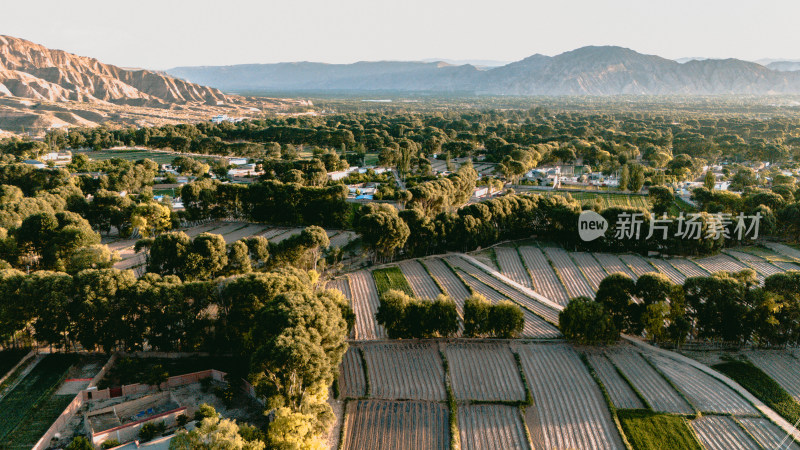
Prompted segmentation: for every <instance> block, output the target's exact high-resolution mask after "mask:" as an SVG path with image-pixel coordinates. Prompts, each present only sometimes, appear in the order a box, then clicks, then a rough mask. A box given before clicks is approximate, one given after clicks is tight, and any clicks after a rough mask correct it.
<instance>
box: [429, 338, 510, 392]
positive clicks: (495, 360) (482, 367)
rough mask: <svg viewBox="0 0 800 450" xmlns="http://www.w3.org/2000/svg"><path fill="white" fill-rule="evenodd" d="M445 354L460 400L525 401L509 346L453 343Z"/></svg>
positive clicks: (452, 382) (454, 390)
mask: <svg viewBox="0 0 800 450" xmlns="http://www.w3.org/2000/svg"><path fill="white" fill-rule="evenodd" d="M445 354H446V355H447V365H448V368H449V372H450V382H451V385H452V386H453V394H454V395H455V397H456V399H457V400H477V401H520V402H521V401H524V400H525V387H524V386H523V385H522V380H521V379H520V378H519V370H518V369H517V363H516V361H515V360H514V355H513V354H512V353H511V350H510V349H509V348H508V346H506V345H503V344H497V345H495V344H451V345H448V346H447V348H446V349H445Z"/></svg>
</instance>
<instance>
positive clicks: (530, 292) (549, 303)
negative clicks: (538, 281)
mask: <svg viewBox="0 0 800 450" xmlns="http://www.w3.org/2000/svg"><path fill="white" fill-rule="evenodd" d="M460 255H461V257H462V258H464V259H466V260H467V261H469V262H470V263H472V264H474V265H475V266H477V267H479V268H481V269H483V270H484V271H486V272H488V273H489V275H491V276H493V277H495V278H497V279H498V280H500V281H502V282H503V283H505V284H507V285H509V286H511V287H513V288H514V289H516V290H518V291H520V292H522V293H523V294H525V295H527V296H528V297H531V298H534V299H536V300H538V301H539V302H541V303H544V304H545V305H546V306H549V307H551V308H554V309H555V310H556V311H561V310H562V309H564V308H563V307H562V306H561V305H559V304H558V303H556V302H554V301H552V300H550V299H548V298H547V297H545V296H543V295H541V294H538V293H536V292H534V291H533V290H531V289H529V288H527V287H525V286H523V285H521V284H519V283H517V282H516V281H514V280H512V279H510V278H508V277H507V276H505V275H503V274H502V273H499V272H497V271H496V270H492V269H491V268H490V267H489V266H487V265H486V264H483V263H482V262H480V261H478V260H477V259H475V258H473V257H472V256H470V255H467V254H466V253H460Z"/></svg>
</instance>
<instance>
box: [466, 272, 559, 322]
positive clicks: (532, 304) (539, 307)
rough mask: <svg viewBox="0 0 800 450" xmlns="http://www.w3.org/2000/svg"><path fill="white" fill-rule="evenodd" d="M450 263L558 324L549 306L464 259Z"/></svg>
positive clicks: (555, 313)
mask: <svg viewBox="0 0 800 450" xmlns="http://www.w3.org/2000/svg"><path fill="white" fill-rule="evenodd" d="M451 261H454V266H457V267H459V268H460V269H462V270H464V271H465V272H466V273H468V274H469V275H471V276H472V277H473V278H475V279H477V280H478V281H480V282H481V283H483V284H485V285H487V286H489V287H490V288H492V289H493V290H495V291H497V292H499V293H501V294H502V295H504V296H505V297H506V298H507V299H509V300H511V301H513V302H514V303H517V304H518V305H520V306H522V307H523V308H527V309H529V310H530V311H532V312H533V313H535V314H536V315H538V316H540V317H542V318H544V319H545V320H547V321H549V322H550V323H553V324H556V323H558V311H556V310H555V309H553V308H552V307H551V306H549V305H546V304H543V303H541V302H539V301H538V300H536V299H535V298H532V297H529V296H528V295H526V294H524V293H523V292H522V291H520V290H519V289H518V288H516V287H514V286H511V285H508V284H506V283H505V282H503V281H502V280H501V279H499V278H497V277H495V276H492V275H490V274H489V273H486V272H485V271H484V270H483V269H481V268H479V267H477V266H475V265H473V264H472V263H471V262H469V260H467V259H466V258H464V257H461V258H459V259H451Z"/></svg>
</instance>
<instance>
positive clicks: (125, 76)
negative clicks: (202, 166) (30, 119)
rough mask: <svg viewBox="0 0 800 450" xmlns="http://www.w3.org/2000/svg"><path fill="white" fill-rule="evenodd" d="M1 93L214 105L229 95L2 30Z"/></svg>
mask: <svg viewBox="0 0 800 450" xmlns="http://www.w3.org/2000/svg"><path fill="white" fill-rule="evenodd" d="M0 95H6V96H14V97H20V98H29V99H32V100H42V101H79V102H89V103H92V102H108V103H114V104H129V105H135V106H163V105H166V104H169V103H191V102H196V103H206V104H216V103H217V102H224V101H225V98H226V97H225V94H223V93H222V92H221V91H219V90H218V89H215V88H210V87H207V86H201V85H198V84H194V83H190V82H187V81H185V80H182V79H178V78H175V77H173V76H171V75H168V74H165V73H159V72H156V71H150V70H145V69H123V68H121V67H117V66H113V65H110V64H104V63H102V62H100V61H99V60H97V59H95V58H90V57H87V56H78V55H75V54H72V53H68V52H65V51H63V50H53V49H49V48H47V47H44V46H42V45H39V44H36V43H33V42H30V41H27V40H24V39H20V38H15V37H12V36H4V35H0Z"/></svg>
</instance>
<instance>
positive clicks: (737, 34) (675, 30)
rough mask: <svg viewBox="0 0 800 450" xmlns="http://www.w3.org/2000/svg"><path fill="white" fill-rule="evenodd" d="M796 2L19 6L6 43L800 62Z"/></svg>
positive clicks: (77, 1) (202, 52)
mask: <svg viewBox="0 0 800 450" xmlns="http://www.w3.org/2000/svg"><path fill="white" fill-rule="evenodd" d="M799 17H800V1H797V0H749V1H744V0H660V1H653V0H611V1H604V0H550V1H547V2H543V1H536V0H529V1H524V0H520V1H509V0H489V1H480V2H479V1H472V0H405V1H380V0H342V1H337V0H327V1H326V0H284V1H269V0H261V1H255V0H251V1H244V0H217V1H208V0H193V1H188V0H137V1H131V2H121V1H114V0H17V1H3V4H2V6H1V7H0V34H7V35H11V36H16V37H21V38H25V39H29V40H31V41H34V42H37V43H40V44H43V45H45V46H47V47H51V48H58V49H62V50H67V51H69V52H73V53H77V54H80V55H85V56H92V57H95V58H98V59H100V60H101V61H103V62H107V63H111V64H117V65H120V66H126V67H145V68H150V69H166V68H170V67H174V66H182V65H225V64H243V63H267V62H282V61H322V62H334V63H348V62H354V61H363V60H381V59H394V60H420V59H428V58H447V59H491V60H501V61H514V60H518V59H522V58H524V57H526V56H530V55H532V54H534V53H543V54H546V55H555V54H558V53H561V52H564V51H568V50H572V49H575V48H578V47H582V46H585V45H621V46H624V47H629V48H632V49H634V50H636V51H639V52H642V53H649V54H657V55H660V56H664V57H667V58H680V57H687V56H710V57H736V58H741V59H750V60H755V59H760V58H789V59H800V46H798V43H800V37H798V34H797V33H798V27H797V20H798V18H799Z"/></svg>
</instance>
